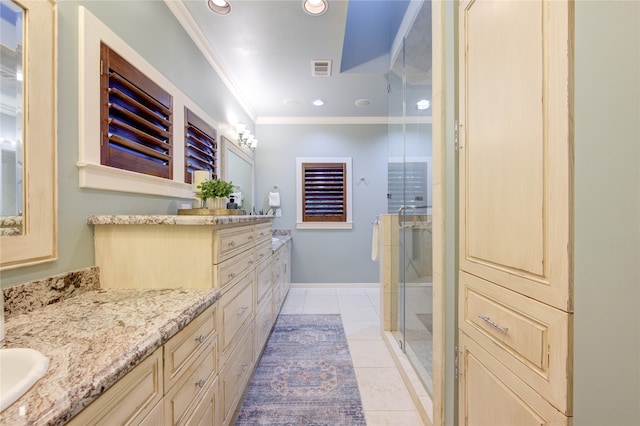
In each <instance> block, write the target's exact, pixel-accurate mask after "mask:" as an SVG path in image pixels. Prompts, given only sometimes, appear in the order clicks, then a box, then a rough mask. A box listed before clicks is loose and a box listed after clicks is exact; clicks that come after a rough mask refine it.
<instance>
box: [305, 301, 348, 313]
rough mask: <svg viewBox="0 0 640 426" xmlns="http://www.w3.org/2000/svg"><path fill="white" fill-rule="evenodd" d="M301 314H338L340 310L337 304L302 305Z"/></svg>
mask: <svg viewBox="0 0 640 426" xmlns="http://www.w3.org/2000/svg"><path fill="white" fill-rule="evenodd" d="M302 313H303V314H339V313H340V308H339V307H338V304H337V303H335V304H330V305H308V304H306V303H305V304H304V307H303V308H302Z"/></svg>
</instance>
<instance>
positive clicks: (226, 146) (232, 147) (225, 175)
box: [221, 136, 256, 214]
mask: <svg viewBox="0 0 640 426" xmlns="http://www.w3.org/2000/svg"><path fill="white" fill-rule="evenodd" d="M221 140H222V151H221V152H222V165H223V167H222V173H221V175H222V179H224V180H227V181H228V180H229V153H228V152H229V151H231V152H233V153H234V154H236V155H237V156H238V157H240V158H241V159H243V160H244V161H246V162H247V163H249V165H250V166H251V199H250V200H249V202H250V206H249V209H248V211H247V214H250V212H251V211H252V209H253V207H255V205H256V204H255V197H256V195H255V180H256V179H255V168H254V160H253V157H252V156H251V155H249V154H247V153H246V152H245V151H244V150H243V149H242V148H240V147H239V146H238V145H236V144H234V143H233V142H232V141H231V140H230V139H229V138H227V137H226V136H222V138H221Z"/></svg>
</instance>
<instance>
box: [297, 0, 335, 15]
mask: <svg viewBox="0 0 640 426" xmlns="http://www.w3.org/2000/svg"><path fill="white" fill-rule="evenodd" d="M328 7H329V4H328V3H327V0H303V1H302V8H303V9H304V11H305V12H307V13H308V14H309V15H312V16H319V15H322V14H323V13H325V12H326V11H327V9H328Z"/></svg>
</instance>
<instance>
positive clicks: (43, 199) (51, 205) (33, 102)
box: [0, 0, 58, 270]
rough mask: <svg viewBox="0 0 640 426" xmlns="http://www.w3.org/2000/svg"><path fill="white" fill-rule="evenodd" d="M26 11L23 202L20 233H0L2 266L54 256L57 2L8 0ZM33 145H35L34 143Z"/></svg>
mask: <svg viewBox="0 0 640 426" xmlns="http://www.w3.org/2000/svg"><path fill="white" fill-rule="evenodd" d="M12 1H13V2H14V3H16V4H18V5H19V6H21V7H22V8H23V9H24V10H25V15H24V28H25V31H24V37H25V40H24V54H25V69H24V76H25V77H24V78H25V80H24V81H25V83H24V88H25V89H24V127H23V128H24V151H23V152H24V168H23V173H24V178H23V182H24V188H23V191H24V197H23V200H24V206H23V229H22V234H21V235H10V236H5V235H3V236H0V253H1V256H0V270H6V269H13V268H18V267H22V266H27V265H35V264H38V263H43V262H51V261H54V260H56V259H57V256H58V248H57V233H58V232H57V180H58V175H57V166H56V164H57V158H56V153H57V146H56V145H57V110H56V104H57V97H56V84H57V81H58V80H57V51H56V46H57V41H58V40H57V39H58V37H57V26H56V22H57V13H58V9H57V4H56V2H55V1H54V0H47V1H42V0H12ZM35 144H37V146H34V145H35Z"/></svg>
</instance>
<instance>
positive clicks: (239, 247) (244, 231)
mask: <svg viewBox="0 0 640 426" xmlns="http://www.w3.org/2000/svg"><path fill="white" fill-rule="evenodd" d="M254 240H255V235H254V227H253V225H252V226H237V227H234V228H228V229H219V230H218V231H217V233H216V237H215V238H214V248H213V263H214V264H218V263H220V262H224V261H225V260H227V259H229V258H230V257H232V256H235V255H236V254H238V253H240V252H241V251H244V250H246V249H247V248H250V247H252V246H253V245H254Z"/></svg>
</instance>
